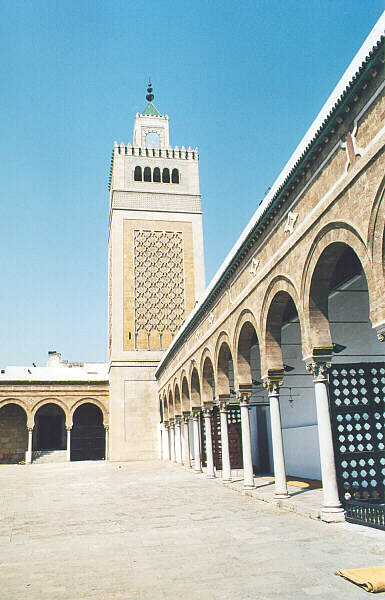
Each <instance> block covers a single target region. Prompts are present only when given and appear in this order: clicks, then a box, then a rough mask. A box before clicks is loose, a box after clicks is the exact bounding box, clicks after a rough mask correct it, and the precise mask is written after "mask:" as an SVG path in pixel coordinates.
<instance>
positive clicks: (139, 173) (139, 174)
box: [134, 167, 142, 181]
mask: <svg viewBox="0 0 385 600" xmlns="http://www.w3.org/2000/svg"><path fill="white" fill-rule="evenodd" d="M134 181H142V167H135V171H134Z"/></svg>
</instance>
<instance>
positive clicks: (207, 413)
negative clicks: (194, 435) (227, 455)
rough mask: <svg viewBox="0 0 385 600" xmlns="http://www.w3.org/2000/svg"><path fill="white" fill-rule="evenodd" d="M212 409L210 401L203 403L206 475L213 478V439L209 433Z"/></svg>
mask: <svg viewBox="0 0 385 600" xmlns="http://www.w3.org/2000/svg"><path fill="white" fill-rule="evenodd" d="M212 410H213V405H212V403H211V402H210V403H208V402H207V403H205V404H204V406H203V417H204V421H205V433H206V462H207V467H206V475H207V477H208V478H209V479H213V478H215V472H214V456H213V440H212V435H211V413H212Z"/></svg>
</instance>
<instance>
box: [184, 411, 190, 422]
mask: <svg viewBox="0 0 385 600" xmlns="http://www.w3.org/2000/svg"><path fill="white" fill-rule="evenodd" d="M190 417H191V413H190V411H184V412H183V416H182V419H183V423H186V424H188V422H189V421H190Z"/></svg>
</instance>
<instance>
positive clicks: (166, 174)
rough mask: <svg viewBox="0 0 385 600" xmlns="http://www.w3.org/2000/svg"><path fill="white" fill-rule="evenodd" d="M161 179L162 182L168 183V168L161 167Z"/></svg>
mask: <svg viewBox="0 0 385 600" xmlns="http://www.w3.org/2000/svg"><path fill="white" fill-rule="evenodd" d="M162 181H163V183H170V171H169V169H163V173H162Z"/></svg>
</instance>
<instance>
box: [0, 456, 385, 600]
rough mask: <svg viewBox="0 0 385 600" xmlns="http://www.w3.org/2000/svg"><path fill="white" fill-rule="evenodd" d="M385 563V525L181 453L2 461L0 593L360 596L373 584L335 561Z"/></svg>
mask: <svg viewBox="0 0 385 600" xmlns="http://www.w3.org/2000/svg"><path fill="white" fill-rule="evenodd" d="M380 564H385V533H384V532H381V531H377V530H371V529H366V528H363V527H359V526H354V525H349V524H345V523H344V524H337V525H327V524H325V523H320V522H318V521H315V520H312V519H309V518H306V517H302V516H299V515H297V514H294V513H291V512H285V511H280V510H279V509H277V508H276V507H274V506H272V505H271V504H268V503H266V502H261V501H257V500H255V499H251V498H248V497H244V496H242V495H240V494H237V493H236V492H235V491H233V490H231V489H227V488H226V487H225V486H224V485H221V484H219V483H217V482H215V481H211V480H208V479H205V478H204V476H201V475H198V476H197V475H194V474H193V473H191V472H188V471H186V470H185V469H184V468H182V467H180V466H177V465H171V464H165V463H161V462H152V463H139V462H135V463H121V464H119V463H104V462H84V463H57V464H52V465H50V464H41V465H32V466H17V465H15V466H11V465H10V466H0V599H1V600H19V599H22V600H25V599H31V600H35V599H36V600H37V599H39V600H48V599H49V600H80V599H83V598H87V599H98V600H99V599H100V600H101V599H103V600H110V599H118V598H119V599H124V600H131V599H135V600H142V599H151V600H162V599H164V598H167V599H171V598H173V599H174V598H179V599H185V600H195V599H196V600H198V599H199V600H206V599H210V600H219V599H220V600H227V599H231V600H246V599H248V598H253V599H270V598H271V599H278V598H279V599H281V600H282V599H286V598H287V599H296V600H298V599H301V598H305V599H306V598H316V599H328V600H330V599H333V600H334V599H336V598H337V599H339V598H341V599H349V600H350V599H355V598H367V597H368V596H369V594H367V593H366V592H364V591H362V590H361V589H359V588H357V587H356V586H354V585H352V584H350V583H349V582H347V581H345V580H343V579H341V578H340V577H336V576H334V575H333V572H334V571H335V570H337V569H340V568H354V567H363V566H374V565H380ZM369 597H370V596H369ZM376 597H377V598H379V599H384V598H385V594H377V596H376Z"/></svg>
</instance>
